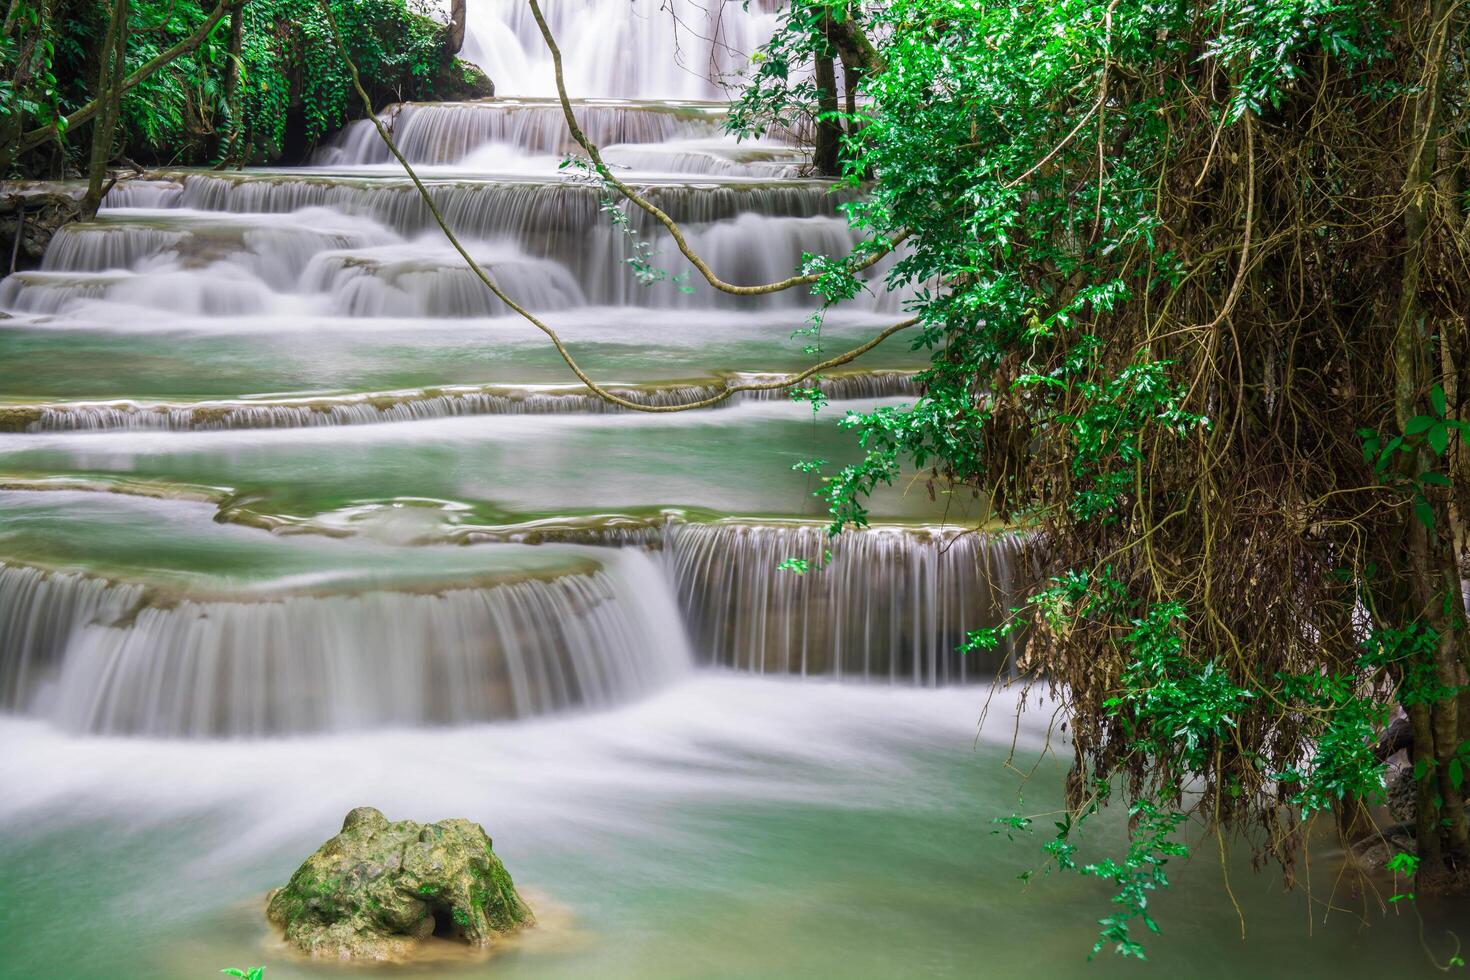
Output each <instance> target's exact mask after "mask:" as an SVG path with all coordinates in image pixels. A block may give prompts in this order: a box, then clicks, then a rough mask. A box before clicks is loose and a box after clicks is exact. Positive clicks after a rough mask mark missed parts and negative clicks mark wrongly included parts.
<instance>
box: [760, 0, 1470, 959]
mask: <svg viewBox="0 0 1470 980" xmlns="http://www.w3.org/2000/svg"><path fill="white" fill-rule="evenodd" d="M1467 41H1470V10H1467V8H1466V6H1465V5H1463V4H1458V3H1452V2H1448V0H1419V2H1409V0H1405V2H1396V3H1383V2H1372V0H1280V2H1273V3H1257V2H1253V0H1211V2H1173V0H1164V2H1157V0H1111V2H1106V3H1104V2H1098V0H1057V2H1049V3H1027V2H1021V3H990V2H986V3H975V2H968V0H888V2H882V3H864V4H857V3H848V2H840V0H800V2H798V3H796V4H794V5H793V6H792V8H791V9H790V12H789V14H788V16H787V18H786V20H785V24H784V27H783V29H782V31H781V32H780V33H779V34H778V36H777V38H776V40H775V41H774V42H773V43H772V44H771V46H770V47H769V48H768V49H767V50H766V52H765V58H764V60H763V61H762V62H761V63H760V66H759V70H758V72H757V74H756V76H755V78H754V79H753V84H752V85H751V86H750V87H749V88H748V90H747V91H746V93H745V95H744V98H743V101H742V103H741V106H740V112H738V113H737V115H736V120H735V122H736V125H737V126H740V127H742V128H743V129H745V130H746V131H759V130H760V129H761V128H762V127H763V126H765V125H768V124H769V123H770V121H771V120H773V119H777V118H780V117H781V115H782V113H788V112H791V111H793V110H801V111H813V110H814V109H819V107H818V106H817V104H816V100H817V98H818V97H819V95H820V94H821V93H820V92H819V91H816V90H815V87H814V86H813V85H812V83H811V82H809V81H801V79H804V78H807V77H809V76H808V75H806V74H805V73H803V72H802V71H800V70H799V69H801V68H803V67H804V66H805V65H808V64H811V63H812V62H813V61H814V60H815V59H820V58H823V57H827V58H831V57H834V56H836V57H839V58H841V59H843V60H844V61H848V62H851V63H852V64H853V67H854V68H855V69H856V70H857V71H858V72H859V74H860V76H861V77H862V87H861V94H862V97H863V98H862V100H861V101H860V104H859V106H858V108H857V109H856V111H855V112H853V113H851V114H849V113H847V112H846V111H841V112H838V113H837V116H836V118H838V119H840V120H841V121H842V122H843V123H844V124H845V126H844V128H845V130H846V133H847V136H846V137H845V139H844V145H843V148H844V170H845V173H846V175H847V177H848V178H849V180H850V181H851V182H853V183H854V184H855V185H860V186H863V187H869V188H871V191H870V193H869V194H868V195H867V196H866V197H865V198H864V199H862V200H861V201H860V202H859V203H857V204H855V205H852V206H851V216H852V220H853V221H854V222H855V223H856V224H857V225H858V226H860V227H862V228H864V229H866V230H867V231H869V232H870V233H871V234H872V235H873V237H874V238H875V239H876V240H882V239H886V238H890V237H894V236H900V235H902V236H906V238H907V247H906V250H905V253H904V256H903V258H902V261H901V262H900V263H899V264H898V266H897V268H896V270H895V271H894V273H893V275H892V277H891V279H890V282H891V284H893V285H895V286H897V285H902V284H919V285H920V286H921V287H922V288H923V290H924V291H923V293H922V296H921V298H920V299H919V300H918V301H917V302H916V303H915V304H913V305H914V309H915V312H916V313H917V314H918V316H919V317H920V319H921V321H922V324H923V329H924V337H923V343H924V344H925V345H927V346H928V347H929V348H930V349H931V350H932V351H933V365H932V367H931V368H930V370H929V371H928V372H927V373H926V374H925V376H924V383H925V388H926V394H925V395H924V397H922V398H920V399H919V400H918V401H917V402H916V403H914V404H913V405H911V406H907V407H903V408H885V409H880V410H879V411H876V412H874V413H871V414H868V415H863V416H860V417H853V418H850V419H848V420H847V422H846V424H848V425H849V426H851V427H852V429H853V430H854V431H855V433H856V434H857V436H858V437H859V438H860V439H861V440H862V442H863V444H864V446H865V447H866V449H867V455H866V459H865V460H864V462H863V463H861V464H860V465H857V466H853V467H850V468H848V469H845V470H843V471H842V472H841V473H840V474H837V475H835V477H834V478H833V479H831V480H830V482H829V483H828V484H827V486H826V489H825V491H824V492H825V494H826V496H827V499H828V500H829V502H830V504H831V508H832V519H833V529H834V531H835V530H837V529H839V528H841V527H844V526H848V525H861V524H863V523H864V521H865V517H866V513H865V510H864V507H863V500H864V497H865V495H866V494H867V493H869V492H870V491H871V490H872V489H873V488H874V487H875V486H877V485H878V484H881V483H886V482H891V481H893V480H894V479H895V478H896V476H897V474H898V473H899V470H900V467H901V466H902V465H904V464H905V463H912V464H917V465H918V466H919V467H920V468H921V469H924V470H927V471H928V474H929V478H930V480H931V483H932V485H933V486H935V487H937V488H939V489H941V490H943V491H947V492H950V493H963V494H971V493H973V494H981V495H984V496H986V497H988V498H989V500H990V501H991V502H992V505H993V507H994V511H995V514H996V515H997V516H998V517H1000V518H1001V519H1003V520H1005V521H1006V522H1009V523H1012V524H1018V525H1027V526H1031V527H1034V528H1036V529H1037V530H1038V532H1039V534H1038V535H1037V537H1036V539H1035V540H1036V542H1037V544H1036V548H1037V550H1038V552H1039V558H1040V560H1041V561H1042V565H1043V567H1044V568H1045V569H1046V570H1047V574H1046V575H1045V579H1044V581H1043V582H1042V584H1041V585H1040V586H1039V587H1038V588H1037V589H1036V590H1035V591H1034V592H1033V593H1032V594H1031V595H1030V596H1029V597H1027V598H1026V600H1025V601H1024V603H1022V604H1021V605H1020V606H1019V607H1018V608H1017V609H1016V612H1015V617H1014V620H1013V621H1012V622H1010V623H1009V624H1007V625H1006V626H1005V627H1003V628H1002V629H1001V630H999V631H983V632H980V633H977V634H975V635H973V636H972V637H971V639H970V641H969V643H970V646H971V647H972V648H973V649H976V650H982V649H985V648H987V647H990V646H993V645H994V644H995V643H996V642H997V640H998V639H999V636H1000V634H1002V633H1007V632H1013V633H1017V634H1020V635H1024V637H1025V639H1026V641H1027V642H1026V653H1025V658H1024V667H1025V668H1026V670H1027V672H1028V676H1029V677H1031V678H1033V679H1034V680H1035V681H1038V682H1040V683H1044V684H1047V685H1050V687H1051V688H1052V690H1053V691H1054V692H1055V694H1056V695H1057V696H1058V697H1060V698H1061V700H1062V703H1063V704H1064V706H1065V720H1066V722H1067V728H1066V730H1067V731H1068V734H1069V736H1070V740H1071V747H1072V750H1073V751H1074V753H1075V763H1074V768H1073V772H1072V777H1071V778H1070V780H1069V787H1068V788H1069V798H1070V799H1069V806H1070V807H1071V812H1070V815H1069V816H1068V817H1067V818H1066V819H1064V820H1062V821H1061V822H1059V823H1058V824H1057V829H1058V832H1057V833H1056V834H1055V836H1054V837H1053V838H1051V839H1050V840H1049V841H1048V842H1047V843H1046V844H1045V849H1046V851H1047V853H1048V855H1049V856H1050V858H1051V859H1053V860H1054V862H1055V864H1056V865H1057V866H1059V867H1061V868H1064V869H1068V868H1076V865H1077V862H1076V861H1075V860H1074V857H1075V854H1076V840H1075V835H1076V834H1077V832H1078V828H1079V827H1081V826H1082V825H1083V824H1084V823H1085V822H1086V818H1087V817H1088V816H1089V815H1090V814H1092V813H1095V812H1096V811H1097V809H1098V807H1099V805H1101V804H1103V803H1105V802H1106V801H1107V800H1108V799H1109V797H1110V796H1112V795H1115V794H1118V793H1119V792H1121V793H1122V795H1123V796H1125V797H1126V801H1127V806H1128V807H1129V810H1130V813H1131V815H1132V818H1133V819H1132V821H1131V826H1132V827H1133V828H1134V830H1133V834H1134V836H1133V840H1132V842H1131V845H1130V848H1129V851H1128V854H1127V856H1126V857H1125V858H1121V859H1119V860H1117V861H1107V862H1100V863H1096V864H1091V865H1087V866H1085V867H1082V868H1080V869H1078V870H1081V871H1083V872H1084V873H1087V874H1091V875H1097V876H1100V877H1103V878H1106V879H1109V880H1112V881H1113V882H1115V883H1116V885H1117V886H1118V888H1119V894H1118V898H1117V900H1116V901H1117V902H1118V908H1117V909H1116V910H1115V912H1114V913H1113V914H1112V915H1110V916H1109V917H1107V918H1106V919H1104V920H1103V931H1102V937H1101V939H1100V941H1099V947H1100V948H1101V947H1103V946H1105V945H1110V946H1113V947H1115V948H1116V949H1118V950H1119V951H1120V952H1123V953H1125V954H1130V953H1133V954H1136V953H1140V952H1141V948H1140V946H1139V945H1138V941H1137V939H1138V937H1137V935H1136V932H1135V931H1134V930H1133V929H1132V928H1131V927H1133V926H1136V925H1137V924H1138V922H1139V921H1142V922H1143V923H1145V924H1148V925H1149V926H1152V925H1153V920H1152V919H1151V918H1150V916H1149V912H1148V908H1147V894H1148V892H1149V891H1150V890H1151V889H1153V888H1154V887H1155V886H1157V885H1159V884H1162V883H1164V877H1163V863H1164V862H1165V861H1166V860H1167V858H1168V857H1169V856H1171V855H1173V854H1177V853H1180V852H1181V850H1182V845H1180V844H1179V843H1178V842H1177V840H1176V833H1177V829H1178V828H1179V825H1180V823H1181V822H1182V821H1183V820H1185V819H1187V818H1188V817H1189V816H1190V815H1197V816H1201V817H1203V818H1206V819H1207V820H1209V821H1211V822H1212V823H1213V824H1214V825H1215V826H1217V827H1223V828H1226V829H1227V830H1230V831H1234V832H1235V833H1237V834H1240V835H1244V836H1245V837H1246V838H1247V839H1249V840H1250V841H1251V842H1252V843H1253V846H1254V848H1255V849H1256V851H1257V856H1258V857H1268V858H1270V859H1274V860H1275V861H1276V862H1279V864H1280V865H1281V866H1282V868H1283V869H1285V871H1286V872H1287V873H1288V875H1290V873H1291V870H1292V868H1293V863H1294V860H1295V858H1296V856H1297V853H1298V851H1299V849H1300V847H1301V845H1302V843H1303V840H1304V829H1303V823H1304V821H1305V820H1307V819H1310V818H1311V817H1312V816H1313V815H1315V814H1318V813H1328V812H1330V813H1332V814H1334V815H1335V816H1336V818H1337V820H1338V821H1339V822H1340V825H1341V827H1342V828H1343V829H1344V830H1346V831H1348V832H1350V833H1352V834H1356V835H1359V836H1361V835H1363V834H1365V833H1368V832H1369V825H1368V824H1367V823H1366V821H1365V820H1364V819H1363V817H1364V812H1365V811H1364V807H1365V806H1366V805H1369V804H1374V803H1379V802H1382V801H1383V800H1384V797H1385V783H1386V778H1387V777H1388V775H1389V773H1388V771H1387V768H1386V765H1385V758H1386V757H1387V756H1388V755H1389V754H1390V753H1391V751H1392V750H1393V749H1394V748H1396V747H1399V746H1403V745H1407V746H1409V748H1410V752H1411V755H1412V769H1411V770H1409V771H1408V772H1407V773H1405V774H1404V778H1405V779H1407V780H1411V781H1412V787H1413V792H1412V794H1410V795H1412V797H1413V802H1412V804H1410V805H1409V806H1408V807H1407V809H1408V810H1410V811H1412V812H1413V816H1411V817H1410V818H1409V819H1410V820H1411V821H1412V826H1411V827H1410V828H1405V830H1406V833H1407V834H1408V835H1409V836H1410V837H1412V839H1413V841H1414V842H1415V843H1413V844H1411V845H1410V850H1409V851H1406V852H1405V853H1403V854H1402V855H1400V856H1398V857H1396V858H1394V860H1393V867H1394V868H1396V869H1398V870H1400V871H1417V887H1418V891H1419V892H1420V893H1425V892H1428V891H1431V890H1450V891H1463V890H1464V889H1465V888H1466V885H1467V882H1470V823H1467V816H1466V808H1465V791H1466V789H1467V787H1466V782H1467V776H1470V688H1467V685H1466V678H1467V668H1470V638H1467V635H1466V630H1465V612H1464V605H1463V601H1462V583H1461V579H1462V577H1463V575H1464V572H1463V562H1464V561H1465V558H1466V547H1467V530H1470V527H1467V523H1466V520H1467V515H1466V507H1467V506H1470V452H1467V450H1466V441H1465V437H1466V436H1467V435H1470V423H1467V422H1466V399H1467V397H1470V336H1467V323H1470V289H1467V281H1470V268H1467V260H1470V212H1467V198H1466V177H1467V163H1470V115H1467V113H1470V104H1467V96H1470V84H1467V82H1470V79H1467V74H1466V72H1467V62H1466V59H1467V56H1470V45H1467ZM829 104H830V101H829ZM830 111H831V110H829V112H830ZM869 181H871V183H869ZM809 271H812V272H816V273H821V274H822V278H821V280H819V282H818V283H817V286H816V288H817V289H818V290H819V291H820V292H822V293H823V294H824V295H825V296H826V297H827V298H828V300H829V301H830V302H838V301H840V300H841V299H842V298H843V297H844V296H847V295H850V294H851V293H852V291H853V290H854V289H856V288H858V283H857V281H856V280H854V279H853V278H851V277H850V276H848V275H847V274H846V273H845V270H844V269H843V268H842V267H841V266H838V265H834V264H833V263H831V262H830V261H828V260H824V259H819V258H813V259H811V261H810V268H809ZM1396 713H1402V715H1403V716H1404V717H1405V719H1406V721H1404V722H1401V723H1400V724H1399V725H1397V726H1395V727H1394V729H1393V731H1392V734H1391V736H1390V737H1389V738H1388V739H1386V740H1385V742H1384V744H1383V745H1382V746H1381V747H1380V746H1378V745H1377V744H1376V742H1377V740H1378V739H1379V737H1380V734H1381V733H1382V732H1383V731H1384V729H1385V728H1386V727H1387V726H1389V724H1390V721H1391V720H1392V719H1393V718H1394V716H1395V715H1396ZM1003 822H1004V823H1005V824H1006V825H1007V826H1008V827H1010V828H1015V829H1030V827H1031V823H1032V821H1031V818H1029V817H1026V816H1024V815H1016V816H1014V817H1010V818H1004V821H1003ZM1224 841H1225V838H1224V837H1222V838H1221V844H1222V846H1224Z"/></svg>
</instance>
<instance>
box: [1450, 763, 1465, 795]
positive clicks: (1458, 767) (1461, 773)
mask: <svg viewBox="0 0 1470 980" xmlns="http://www.w3.org/2000/svg"><path fill="white" fill-rule="evenodd" d="M1448 772H1449V775H1450V785H1451V786H1453V787H1454V788H1455V789H1459V788H1460V784H1461V783H1463V782H1464V781H1465V767H1464V764H1463V763H1462V762H1460V760H1459V759H1451V760H1450V767H1449V769H1448Z"/></svg>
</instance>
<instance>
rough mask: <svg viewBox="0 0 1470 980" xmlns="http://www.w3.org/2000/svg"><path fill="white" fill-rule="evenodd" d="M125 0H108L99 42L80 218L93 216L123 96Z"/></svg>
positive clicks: (125, 68)
mask: <svg viewBox="0 0 1470 980" xmlns="http://www.w3.org/2000/svg"><path fill="white" fill-rule="evenodd" d="M127 53H128V0H112V16H111V18H110V19H109V21H108V25H107V36H106V38H104V40H103V42H102V51H101V54H100V55H99V58H98V60H99V61H100V62H101V65H100V67H99V69H98V72H97V100H96V101H97V103H98V106H99V108H98V111H97V124H96V125H95V126H93V127H92V154H91V158H90V162H89V163H88V166H87V194H86V196H85V197H83V198H82V220H83V221H91V220H92V219H93V218H95V217H96V216H97V208H98V207H99V206H100V205H101V204H102V195H103V194H105V193H106V190H105V189H104V187H103V186H102V182H103V181H104V180H105V179H106V178H107V161H108V160H110V159H112V142H113V136H114V134H115V133H116V132H117V119H118V116H119V114H120V108H121V103H122V96H123V80H124V76H125V75H126V72H127V67H126V66H127Z"/></svg>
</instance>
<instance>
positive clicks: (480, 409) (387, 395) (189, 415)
mask: <svg viewBox="0 0 1470 980" xmlns="http://www.w3.org/2000/svg"><path fill="white" fill-rule="evenodd" d="M766 377H767V376H763V375H733V376H731V378H730V381H731V382H758V381H761V380H765V379H766ZM724 385H725V382H724V381H720V380H712V381H709V382H706V383H691V384H684V383H670V384H649V385H643V386H639V387H623V386H617V385H614V386H612V388H611V390H612V391H614V392H616V393H617V394H618V395H619V396H620V397H622V398H625V399H627V400H629V401H634V402H638V403H640V404H645V405H659V406H667V405H685V404H688V403H690V402H694V401H700V400H702V399H705V398H709V397H711V396H713V395H715V394H718V393H719V392H720V390H721V389H722V388H723V387H724ZM812 386H814V387H816V388H819V389H820V390H821V391H822V393H823V394H825V395H826V396H827V397H828V398H829V399H832V400H834V401H837V400H843V399H865V400H866V399H878V398H890V397H893V396H897V395H913V394H917V392H918V388H917V386H916V384H915V382H914V375H913V374H912V373H910V372H907V371H874V372H862V373H850V374H835V375H832V376H830V377H824V378H821V379H819V380H816V381H814V382H813V383H812ZM787 397H789V394H788V392H787V390H785V389H779V388H776V389H769V390H765V391H749V392H738V393H736V395H734V396H732V397H731V398H729V399H727V400H726V401H725V402H722V403H720V404H721V405H722V406H726V407H728V406H733V405H735V404H738V403H739V402H741V401H747V400H754V401H766V400H772V399H782V398H787ZM623 411H626V409H624V408H623V407H622V406H620V405H615V404H613V403H611V402H608V401H606V400H604V399H602V398H599V397H598V396H597V395H594V394H592V393H590V392H588V391H587V390H586V389H584V388H577V389H548V388H546V387H538V386H520V387H514V386H485V387H479V388H458V389H453V388H451V389H443V388H435V389H426V390H419V391H390V392H379V393H375V394H364V395H343V396H339V397H335V398H331V397H323V398H310V399H285V400H279V401H268V400H263V399H262V400H253V401H244V400H236V401H207V402H193V403H179V402H172V403H170V402H136V401H116V402H70V403H53V404H37V405H12V406H3V405H0V432H7V431H9V432H97V431H102V430H108V429H124V430H163V431H189V430H196V431H197V430H214V429H295V428H305V427H309V426H323V425H373V424H377V423H382V422H411V421H417V420H422V419H435V418H450V417H453V416H461V415H565V414H578V413H601V412H623Z"/></svg>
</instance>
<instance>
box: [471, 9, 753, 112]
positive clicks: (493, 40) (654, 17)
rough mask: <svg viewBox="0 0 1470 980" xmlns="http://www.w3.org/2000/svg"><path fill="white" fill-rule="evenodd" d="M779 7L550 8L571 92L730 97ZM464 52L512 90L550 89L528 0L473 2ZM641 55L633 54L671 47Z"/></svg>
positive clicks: (549, 16) (536, 91) (548, 67)
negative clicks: (730, 87)
mask: <svg viewBox="0 0 1470 980" xmlns="http://www.w3.org/2000/svg"><path fill="white" fill-rule="evenodd" d="M776 6H778V5H776V4H774V3H768V2H755V3H751V4H749V5H748V7H747V5H746V4H743V3H725V2H722V0H619V2H617V3H607V2H605V0H558V2H557V3H553V4H546V5H545V8H546V9H545V14H546V18H547V22H548V25H549V26H550V28H551V30H552V33H553V34H555V36H556V39H557V43H558V46H559V47H560V48H561V50H562V56H563V62H564V65H565V71H566V84H567V88H568V91H569V92H570V93H571V94H572V95H574V96H588V95H597V96H610V97H614V98H637V99H709V98H723V97H726V95H727V93H726V85H725V84H721V83H726V84H728V83H729V82H731V81H735V73H736V72H738V71H739V70H740V69H741V68H742V67H744V65H745V64H746V62H747V60H748V58H749V56H750V55H751V54H752V53H753V52H754V51H755V50H756V49H757V48H758V47H760V45H761V44H763V43H765V41H766V40H767V39H768V38H769V37H770V35H771V33H772V32H773V31H774V30H775V26H776V17H777V14H776V13H775V12H774V9H773V8H775V7H776ZM468 13H469V17H468V20H467V21H466V25H465V27H466V29H465V44H464V50H463V51H462V52H461V57H463V58H464V59H465V60H467V61H472V62H474V63H475V64H477V65H479V66H480V67H481V68H483V69H484V70H485V73H486V74H487V75H489V76H490V77H491V78H493V79H495V80H496V85H497V86H498V87H499V88H500V89H501V90H502V92H503V93H504V94H506V95H553V94H555V92H556V87H555V83H554V80H553V76H552V69H551V56H550V54H549V53H548V52H547V49H546V43H545V41H544V40H543V38H542V37H541V32H540V30H539V29H538V27H537V25H536V22H535V21H534V20H533V19H532V16H531V13H530V9H529V7H528V5H527V4H524V3H520V2H518V0H480V2H476V3H472V4H470V5H469V10H468ZM671 46H672V47H674V48H675V49H676V50H675V53H674V56H673V57H672V58H669V57H667V56H665V57H658V58H651V57H639V56H638V55H636V54H635V52H653V51H659V52H668V51H670V49H671Z"/></svg>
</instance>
